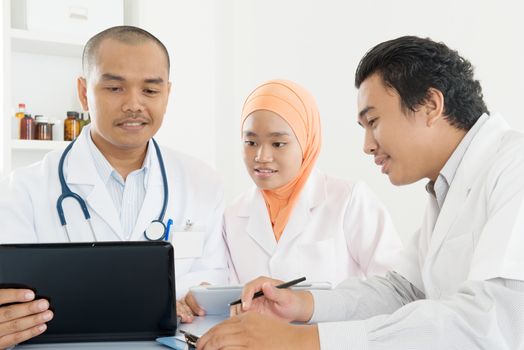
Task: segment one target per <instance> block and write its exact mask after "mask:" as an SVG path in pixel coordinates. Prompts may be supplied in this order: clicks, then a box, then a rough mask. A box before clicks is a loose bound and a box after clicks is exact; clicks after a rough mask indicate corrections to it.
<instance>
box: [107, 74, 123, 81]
mask: <svg viewBox="0 0 524 350" xmlns="http://www.w3.org/2000/svg"><path fill="white" fill-rule="evenodd" d="M102 80H117V81H124V80H125V79H124V77H121V76H120V75H116V74H111V73H104V74H102Z"/></svg>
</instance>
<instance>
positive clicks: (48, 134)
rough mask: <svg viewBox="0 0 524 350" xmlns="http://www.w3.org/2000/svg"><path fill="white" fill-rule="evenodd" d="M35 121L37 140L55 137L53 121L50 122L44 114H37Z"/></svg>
mask: <svg viewBox="0 0 524 350" xmlns="http://www.w3.org/2000/svg"><path fill="white" fill-rule="evenodd" d="M35 123H36V128H35V129H36V131H35V140H52V139H53V123H50V122H49V121H48V120H47V119H45V118H44V116H43V115H35Z"/></svg>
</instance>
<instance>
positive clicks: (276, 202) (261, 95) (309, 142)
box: [240, 80, 321, 241]
mask: <svg viewBox="0 0 524 350" xmlns="http://www.w3.org/2000/svg"><path fill="white" fill-rule="evenodd" d="M261 109H263V110H268V111H271V112H273V113H276V114H278V115H279V116H280V117H281V118H282V119H284V120H285V121H286V122H287V123H288V124H289V126H290V127H291V129H292V130H293V132H294V133H295V136H296V137H297V139H298V142H299V144H300V147H301V149H302V166H301V167H300V170H299V172H298V174H297V176H296V178H295V179H294V180H292V181H290V182H289V183H287V184H286V185H284V186H282V187H279V188H276V189H272V190H262V195H263V196H264V200H265V202H266V206H267V209H268V212H269V217H270V219H271V224H272V226H273V232H274V234H275V238H276V240H277V241H278V240H280V237H281V236H282V232H283V231H284V228H285V227H286V225H287V222H288V220H289V217H290V216H291V212H292V211H293V208H294V206H295V204H296V203H297V201H298V198H299V196H300V193H301V191H302V189H303V188H304V185H305V184H306V181H307V179H308V178H309V174H311V171H312V170H313V166H314V165H315V162H316V160H317V158H318V155H319V153H320V143H321V133H320V116H319V113H318V109H317V104H316V102H315V99H314V98H313V96H311V94H310V93H309V92H307V91H306V90H305V89H304V88H302V87H301V86H299V85H297V84H295V83H293V82H291V81H287V80H270V81H267V82H265V83H263V84H262V85H260V86H259V87H257V88H256V89H255V90H254V91H253V92H252V93H251V94H250V95H249V96H248V97H247V99H246V102H245V103H244V107H243V109H242V121H241V124H240V125H241V128H242V127H243V125H244V121H245V120H246V118H247V117H248V116H249V115H250V114H251V113H253V112H255V111H257V110H261Z"/></svg>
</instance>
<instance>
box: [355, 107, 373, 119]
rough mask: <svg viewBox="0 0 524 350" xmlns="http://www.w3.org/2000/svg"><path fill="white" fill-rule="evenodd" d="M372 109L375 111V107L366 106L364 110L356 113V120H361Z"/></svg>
mask: <svg viewBox="0 0 524 350" xmlns="http://www.w3.org/2000/svg"><path fill="white" fill-rule="evenodd" d="M372 109H375V107H373V106H367V107H366V108H364V109H362V110H361V111H360V112H358V119H362V118H363V117H364V116H365V115H366V114H367V113H368V112H369V111H370V110H372Z"/></svg>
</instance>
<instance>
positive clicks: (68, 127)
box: [64, 111, 80, 141]
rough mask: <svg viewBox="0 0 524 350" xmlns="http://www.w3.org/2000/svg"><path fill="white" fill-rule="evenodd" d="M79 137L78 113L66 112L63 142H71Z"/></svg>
mask: <svg viewBox="0 0 524 350" xmlns="http://www.w3.org/2000/svg"><path fill="white" fill-rule="evenodd" d="M78 135H80V120H78V112H73V111H68V112H67V119H66V120H65V121H64V141H73V140H74V139H76V138H77V137H78Z"/></svg>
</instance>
